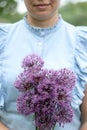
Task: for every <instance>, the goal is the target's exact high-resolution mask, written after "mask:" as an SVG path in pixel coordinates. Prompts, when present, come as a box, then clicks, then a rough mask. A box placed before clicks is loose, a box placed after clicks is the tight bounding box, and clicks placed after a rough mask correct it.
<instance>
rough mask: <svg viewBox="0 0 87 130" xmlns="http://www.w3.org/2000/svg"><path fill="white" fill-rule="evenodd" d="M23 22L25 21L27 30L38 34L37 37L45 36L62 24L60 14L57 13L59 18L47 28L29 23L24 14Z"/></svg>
mask: <svg viewBox="0 0 87 130" xmlns="http://www.w3.org/2000/svg"><path fill="white" fill-rule="evenodd" d="M24 22H25V26H26V27H27V29H28V30H29V31H31V32H32V33H34V34H35V35H38V36H39V37H43V36H46V35H48V34H51V33H53V32H55V31H56V30H58V28H60V26H61V25H62V16H61V15H59V19H58V21H57V23H56V24H55V25H53V26H51V27H47V28H41V27H37V26H32V25H31V24H30V23H28V21H27V18H26V16H25V17H24Z"/></svg>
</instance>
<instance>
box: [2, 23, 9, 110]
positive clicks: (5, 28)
mask: <svg viewBox="0 0 87 130" xmlns="http://www.w3.org/2000/svg"><path fill="white" fill-rule="evenodd" d="M7 32H8V29H7V27H6V25H4V24H1V25H0V109H3V108H4V98H5V95H6V92H5V88H4V87H3V83H2V82H3V81H2V78H3V77H2V75H3V74H2V60H3V51H4V47H5V45H6V37H7Z"/></svg>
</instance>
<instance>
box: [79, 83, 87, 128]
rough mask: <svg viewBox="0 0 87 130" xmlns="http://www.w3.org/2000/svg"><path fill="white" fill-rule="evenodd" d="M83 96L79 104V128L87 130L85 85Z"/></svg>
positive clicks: (86, 94)
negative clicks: (80, 123)
mask: <svg viewBox="0 0 87 130" xmlns="http://www.w3.org/2000/svg"><path fill="white" fill-rule="evenodd" d="M84 94H85V96H84V98H83V102H82V104H81V122H82V125H81V128H80V130H87V85H86V89H85V92H84Z"/></svg>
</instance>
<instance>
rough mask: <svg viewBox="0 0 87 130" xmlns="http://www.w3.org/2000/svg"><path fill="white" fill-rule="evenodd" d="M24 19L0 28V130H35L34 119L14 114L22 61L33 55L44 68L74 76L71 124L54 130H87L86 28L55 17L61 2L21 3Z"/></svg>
mask: <svg viewBox="0 0 87 130" xmlns="http://www.w3.org/2000/svg"><path fill="white" fill-rule="evenodd" d="M24 2H25V5H26V8H27V11H28V13H27V16H26V17H25V18H24V19H22V20H20V21H19V22H17V23H14V24H7V25H1V26H0V71H1V72H0V76H1V77H0V82H1V83H0V93H1V94H0V106H1V109H0V121H1V123H0V130H35V126H34V124H33V116H29V117H28V116H27V117H25V116H23V115H22V114H20V113H19V112H18V111H17V106H16V98H17V97H18V91H17V90H16V89H15V87H14V81H15V79H16V77H17V75H18V74H19V73H20V72H21V62H22V60H23V58H24V57H25V56H26V55H28V54H33V53H36V54H38V55H39V56H41V57H42V58H43V60H44V61H45V67H46V68H47V69H50V68H54V69H60V68H65V67H68V68H71V69H73V71H74V72H75V73H76V74H77V77H78V78H77V83H76V87H75V90H74V91H73V100H72V104H71V105H72V107H73V109H74V117H73V121H72V122H71V123H69V124H67V125H65V127H64V128H61V127H59V126H58V124H56V126H55V130H67V129H68V128H69V129H70V130H87V85H86V83H87V49H86V48H87V28H86V27H75V26H73V25H70V24H69V23H67V22H65V21H64V20H63V19H62V17H61V16H60V15H58V8H59V4H60V0H24Z"/></svg>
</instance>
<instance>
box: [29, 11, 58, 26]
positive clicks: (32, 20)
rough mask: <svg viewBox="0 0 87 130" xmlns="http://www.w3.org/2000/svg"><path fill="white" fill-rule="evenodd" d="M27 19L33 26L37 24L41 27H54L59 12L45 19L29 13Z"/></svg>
mask: <svg viewBox="0 0 87 130" xmlns="http://www.w3.org/2000/svg"><path fill="white" fill-rule="evenodd" d="M27 21H28V23H29V24H31V25H32V26H36V27H41V28H46V27H52V26H54V25H55V24H56V23H57V22H58V13H57V14H55V15H54V16H52V17H50V18H49V19H45V20H38V19H35V18H32V17H31V16H30V15H27Z"/></svg>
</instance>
